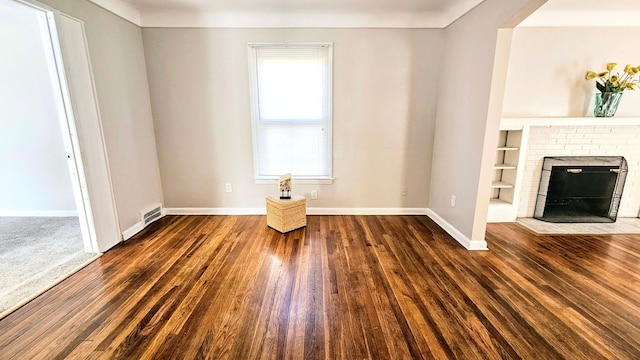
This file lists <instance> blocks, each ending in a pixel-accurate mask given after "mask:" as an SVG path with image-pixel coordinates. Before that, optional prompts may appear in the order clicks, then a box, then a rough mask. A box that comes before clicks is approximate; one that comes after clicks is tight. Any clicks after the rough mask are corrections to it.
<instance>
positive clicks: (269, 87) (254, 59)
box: [249, 43, 332, 179]
mask: <svg viewBox="0 0 640 360" xmlns="http://www.w3.org/2000/svg"><path fill="white" fill-rule="evenodd" d="M331 50H332V48H331V44H327V43H322V44H318V43H314V44H307V43H304V44H249V54H250V64H251V68H250V74H251V104H252V116H253V149H254V168H255V177H256V179H276V178H278V177H279V176H280V175H282V174H286V173H291V174H292V175H293V177H294V179H330V178H331V175H332V174H331V167H332V166H331V55H332V54H331Z"/></svg>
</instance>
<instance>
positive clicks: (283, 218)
mask: <svg viewBox="0 0 640 360" xmlns="http://www.w3.org/2000/svg"><path fill="white" fill-rule="evenodd" d="M267 226H269V227H271V228H273V229H276V230H278V231H280V232H281V233H286V232H288V231H291V230H295V229H298V228H301V227H304V226H307V199H306V198H305V197H304V196H292V197H291V199H279V198H275V197H271V196H269V197H267Z"/></svg>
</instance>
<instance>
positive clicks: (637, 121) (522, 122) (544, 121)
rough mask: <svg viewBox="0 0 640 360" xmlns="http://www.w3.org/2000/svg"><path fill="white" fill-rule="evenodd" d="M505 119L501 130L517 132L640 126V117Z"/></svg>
mask: <svg viewBox="0 0 640 360" xmlns="http://www.w3.org/2000/svg"><path fill="white" fill-rule="evenodd" d="M602 119H603V118H598V117H593V116H587V117H563V116H558V117H518V118H515V117H514V118H508V117H504V118H502V119H501V120H500V130H517V129H519V128H522V127H524V126H598V125H607V126H625V125H629V126H636V125H640V117H618V116H614V117H610V118H606V119H607V120H606V121H603V120H602Z"/></svg>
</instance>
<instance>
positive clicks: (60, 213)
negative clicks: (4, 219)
mask: <svg viewBox="0 0 640 360" xmlns="http://www.w3.org/2000/svg"><path fill="white" fill-rule="evenodd" d="M0 216H16V217H17V216H24V217H36V216H37V217H70V216H78V211H77V210H36V211H24V210H20V211H11V210H9V211H3V210H0Z"/></svg>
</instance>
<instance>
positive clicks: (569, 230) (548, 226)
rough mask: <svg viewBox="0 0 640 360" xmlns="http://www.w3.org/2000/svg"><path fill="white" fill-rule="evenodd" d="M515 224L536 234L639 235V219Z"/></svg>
mask: <svg viewBox="0 0 640 360" xmlns="http://www.w3.org/2000/svg"><path fill="white" fill-rule="evenodd" d="M517 222H518V223H519V224H521V225H523V226H525V227H527V228H529V229H531V230H532V231H534V232H536V233H538V234H640V218H618V219H617V220H616V222H614V223H567V224H558V223H550V222H546V221H540V220H537V219H534V218H518V220H517Z"/></svg>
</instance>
